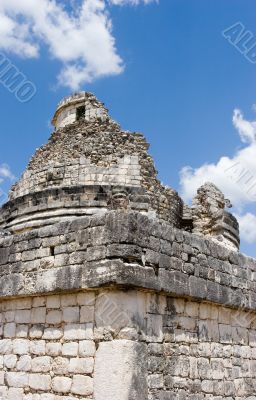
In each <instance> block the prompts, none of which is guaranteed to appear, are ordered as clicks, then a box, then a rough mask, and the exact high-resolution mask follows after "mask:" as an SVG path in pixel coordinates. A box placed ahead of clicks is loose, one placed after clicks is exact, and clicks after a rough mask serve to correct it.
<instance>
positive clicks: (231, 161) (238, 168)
mask: <svg viewBox="0 0 256 400" xmlns="http://www.w3.org/2000/svg"><path fill="white" fill-rule="evenodd" d="M233 124H234V127H235V128H236V129H237V131H238V133H239V136H240V138H241V142H243V143H246V145H245V146H244V147H243V148H242V149H240V150H239V151H236V152H235V153H234V155H233V157H226V156H223V157H221V158H220V159H219V160H218V161H217V162H216V163H211V164H210V163H205V164H204V165H202V166H200V167H198V168H192V167H190V166H186V167H184V168H182V170H181V171H180V188H181V189H180V191H181V194H182V196H183V197H184V199H185V200H186V201H190V200H191V199H192V198H193V197H194V195H195V194H196V191H197V189H198V188H199V187H200V186H201V185H203V184H204V183H205V182H208V181H211V182H213V183H214V184H215V185H217V186H218V187H219V188H220V189H221V190H222V191H223V193H224V194H225V196H226V197H227V198H228V199H230V200H231V203H232V204H233V206H234V207H235V208H234V210H235V212H236V213H237V218H238V220H239V222H240V225H241V237H242V238H243V239H244V240H245V241H248V242H249V243H250V242H251V241H252V240H256V234H255V235H253V234H252V233H251V230H252V228H253V221H254V223H255V222H256V216H254V215H253V214H251V213H245V209H246V207H247V206H252V205H254V204H256V203H255V202H256V121H247V120H245V119H244V117H243V114H242V112H241V111H240V110H238V109H235V110H234V114H233ZM254 226H255V225H254Z"/></svg>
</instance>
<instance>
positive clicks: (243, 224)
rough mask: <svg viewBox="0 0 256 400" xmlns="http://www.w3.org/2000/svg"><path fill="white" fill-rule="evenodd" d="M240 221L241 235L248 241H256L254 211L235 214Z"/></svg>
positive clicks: (255, 217)
mask: <svg viewBox="0 0 256 400" xmlns="http://www.w3.org/2000/svg"><path fill="white" fill-rule="evenodd" d="M235 217H236V218H237V219H238V221H239V227H240V235H241V237H242V238H243V239H244V240H245V241H246V242H247V243H254V242H256V229H255V226H256V216H255V215H253V214H252V213H246V214H244V215H239V214H235Z"/></svg>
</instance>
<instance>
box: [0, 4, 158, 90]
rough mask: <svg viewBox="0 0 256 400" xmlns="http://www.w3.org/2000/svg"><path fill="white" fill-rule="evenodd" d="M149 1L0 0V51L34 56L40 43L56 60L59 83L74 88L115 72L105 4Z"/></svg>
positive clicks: (117, 61) (119, 67) (117, 65)
mask: <svg viewBox="0 0 256 400" xmlns="http://www.w3.org/2000/svg"><path fill="white" fill-rule="evenodd" d="M153 1H154V0H110V1H107V0H80V1H72V2H69V4H68V7H67V6H66V7H65V4H64V2H63V1H60V0H40V1H38V0H26V1H21V0H1V2H0V49H2V50H4V51H6V52H10V53H13V54H16V55H18V56H21V57H24V58H35V57H39V55H40V48H41V46H42V44H44V45H46V46H47V48H48V50H49V53H50V55H51V56H52V57H53V58H55V59H57V60H59V61H61V62H62V64H63V68H62V70H61V72H60V74H59V77H58V80H59V83H60V84H62V85H64V86H68V87H71V88H72V89H78V88H79V87H80V86H81V85H82V84H83V83H85V82H91V81H93V80H94V79H96V78H99V77H103V76H108V75H116V74H120V73H121V72H122V71H123V69H124V65H123V61H122V59H121V57H120V56H119V54H118V52H117V49H116V44H115V38H114V36H113V33H112V22H111V18H110V15H109V12H108V5H129V4H130V5H138V4H140V3H141V4H149V3H151V2H153Z"/></svg>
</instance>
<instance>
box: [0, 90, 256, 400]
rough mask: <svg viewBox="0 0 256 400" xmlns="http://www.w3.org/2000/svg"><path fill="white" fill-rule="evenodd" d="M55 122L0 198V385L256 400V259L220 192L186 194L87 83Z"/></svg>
mask: <svg viewBox="0 0 256 400" xmlns="http://www.w3.org/2000/svg"><path fill="white" fill-rule="evenodd" d="M80 107H82V109H81V108H80ZM80 117H81V118H80ZM54 125H55V126H56V130H55V132H54V133H53V134H52V136H51V138H50V140H49V142H48V143H47V144H46V145H45V146H43V147H41V148H40V149H38V150H37V152H36V154H35V156H34V157H33V158H32V160H31V162H30V163H29V166H28V168H27V170H26V171H25V173H24V174H23V176H22V178H21V180H20V181H19V182H18V183H17V184H16V185H15V186H14V187H13V188H12V191H11V194H10V200H9V201H8V202H7V204H5V205H4V206H3V207H2V208H1V210H0V397H1V396H2V397H3V399H4V400H17V399H20V400H83V399H85V398H86V399H88V400H92V399H95V400H108V399H109V400H115V399H116V400H210V399H211V400H221V399H226V400H252V399H254V397H255V393H256V387H255V379H256V322H255V321H256V294H255V293H256V261H255V260H253V259H251V258H248V257H246V256H244V255H241V254H239V253H238V252H237V249H238V247H239V234H238V226H237V222H236V220H235V219H234V217H232V215H231V214H229V213H227V212H226V211H225V206H227V205H228V204H227V202H226V201H225V198H224V195H223V194H222V193H221V192H220V191H219V190H218V189H217V188H216V187H215V186H214V185H212V184H209V183H207V184H205V185H204V186H202V187H201V188H200V189H199V190H198V194H197V196H196V198H195V200H194V203H193V206H192V208H190V207H188V206H183V203H182V200H181V198H180V197H179V196H178V194H177V193H176V192H175V191H174V190H172V189H170V188H167V187H165V186H163V185H162V184H161V183H160V181H159V180H158V178H157V171H156V169H155V166H154V163H153V160H152V158H151V157H150V156H149V155H148V152H147V150H148V144H147V143H146V141H145V139H144V137H143V136H142V135H141V134H136V133H135V134H131V133H129V132H125V131H122V130H121V128H120V126H119V125H117V124H116V123H115V122H114V121H113V120H112V119H111V118H110V117H109V116H108V113H107V110H106V109H105V108H104V106H103V105H102V104H101V103H99V102H98V101H97V100H96V99H95V97H94V96H92V95H90V94H86V93H82V94H76V95H74V96H72V97H70V98H68V99H65V100H64V102H62V103H61V104H60V106H59V108H58V110H57V113H56V115H55V117H54Z"/></svg>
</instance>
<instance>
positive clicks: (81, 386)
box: [0, 289, 256, 400]
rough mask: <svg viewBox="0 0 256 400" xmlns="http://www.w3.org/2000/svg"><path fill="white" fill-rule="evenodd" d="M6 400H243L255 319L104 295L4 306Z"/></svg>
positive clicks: (0, 371)
mask: <svg viewBox="0 0 256 400" xmlns="http://www.w3.org/2000/svg"><path fill="white" fill-rule="evenodd" d="M0 310H1V314H0V315H1V330H0V337H1V340H0V394H1V395H2V399H3V400H17V399H19V400H75V399H80V400H82V399H94V400H131V399H132V400H174V399H175V400H187V399H189V400H191V399H194V400H206V399H209V400H210V399H211V400H220V399H226V400H245V399H250V400H252V399H254V398H255V397H254V395H255V391H256V383H255V382H256V379H255V378H256V313H248V312H244V311H242V310H232V309H230V308H226V307H222V306H217V305H214V304H210V303H204V302H202V303H201V302H195V301H191V300H188V299H182V298H174V297H169V296H166V295H159V294H155V293H152V292H147V291H138V290H129V291H126V292H125V291H123V290H118V289H109V290H108V289H101V290H95V291H86V292H78V293H73V294H62V295H49V296H40V297H34V298H31V297H27V298H21V299H17V300H15V299H13V300H5V301H2V302H1V304H0Z"/></svg>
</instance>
